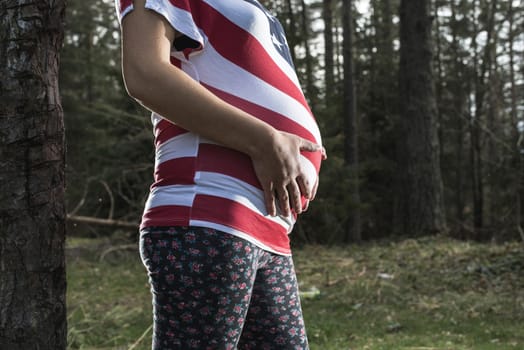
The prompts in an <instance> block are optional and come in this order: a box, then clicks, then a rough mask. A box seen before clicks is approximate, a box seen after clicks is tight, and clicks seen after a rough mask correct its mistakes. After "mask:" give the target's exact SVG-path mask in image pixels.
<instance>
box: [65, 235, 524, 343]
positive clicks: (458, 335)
mask: <svg viewBox="0 0 524 350" xmlns="http://www.w3.org/2000/svg"><path fill="white" fill-rule="evenodd" d="M294 259H295V265H296V269H297V274H298V278H299V281H300V288H301V291H302V293H303V294H302V307H303V309H304V314H305V320H306V327H307V332H308V336H309V341H310V347H311V350H349V349H351V350H357V349H369V350H386V349H387V350H390V349H403V350H465V349H468V350H469V349H474V350H485V349H486V350H487V349H496V350H503V349H519V350H521V349H524V245H523V244H522V243H520V242H515V243H505V244H486V243H484V244H481V243H472V242H463V241H457V240H452V239H450V238H447V237H443V236H438V237H426V238H421V239H406V240H397V241H378V242H372V243H365V244H362V245H350V246H346V247H329V248H328V247H321V246H306V247H301V248H298V249H295V251H294ZM67 261H68V269H67V271H68V298H67V301H68V323H69V332H68V340H69V345H70V348H71V349H98V350H101V349H116V350H138V349H150V343H151V299H150V293H149V287H148V285H147V277H146V274H145V270H144V268H143V266H142V264H141V262H140V260H139V257H138V254H137V247H136V244H130V243H129V242H125V241H123V240H122V239H116V238H113V239H108V238H106V239H80V238H70V239H68V242H67Z"/></svg>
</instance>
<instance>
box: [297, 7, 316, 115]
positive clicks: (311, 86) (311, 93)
mask: <svg viewBox="0 0 524 350" xmlns="http://www.w3.org/2000/svg"><path fill="white" fill-rule="evenodd" d="M300 5H301V7H302V11H301V13H300V14H301V17H302V18H301V19H302V21H301V32H302V33H301V34H302V39H303V44H304V53H305V57H304V63H305V66H306V95H307V97H308V99H309V104H310V106H311V110H312V111H313V114H315V112H316V110H317V94H316V88H315V83H314V77H313V57H312V55H311V50H310V47H309V16H308V8H307V5H306V2H305V1H304V0H300Z"/></svg>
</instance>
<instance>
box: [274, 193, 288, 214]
mask: <svg viewBox="0 0 524 350" xmlns="http://www.w3.org/2000/svg"><path fill="white" fill-rule="evenodd" d="M277 197H278V204H279V207H280V212H281V213H282V215H284V216H288V215H289V194H288V192H287V188H286V187H285V186H280V187H279V188H277Z"/></svg>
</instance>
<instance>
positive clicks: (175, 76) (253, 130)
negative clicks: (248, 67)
mask: <svg viewBox="0 0 524 350" xmlns="http://www.w3.org/2000/svg"><path fill="white" fill-rule="evenodd" d="M124 79H125V82H126V86H127V89H128V91H129V93H130V95H131V96H133V97H134V98H135V99H136V100H138V101H139V102H140V103H141V104H142V105H144V106H145V107H147V108H148V109H150V110H152V111H154V112H156V113H158V114H160V115H161V116H163V117H164V118H166V119H168V120H170V121H172V122H174V123H176V124H177V125H180V126H181V127H183V128H184V129H187V130H189V131H192V132H194V133H196V134H198V135H201V136H203V137H205V138H207V139H209V140H212V141H215V142H217V143H219V144H222V145H224V146H226V147H229V148H232V149H235V150H237V151H240V152H243V153H246V154H248V155H250V156H253V155H254V154H256V153H257V152H260V151H261V150H262V146H263V145H268V143H269V142H271V140H272V138H273V137H274V135H275V132H276V130H275V129H274V128H273V127H272V126H270V125H269V124H267V123H265V122H263V121H261V120H259V119H257V118H255V117H253V116H251V115H249V114H247V113H245V112H244V111H242V110H240V109H238V108H236V107H234V106H232V105H230V104H228V103H226V102H224V101H223V100H221V99H219V98H218V97H216V96H215V95H214V94H212V93H211V92H210V91H208V90H207V89H205V88H204V87H203V86H202V85H200V84H199V83H198V82H196V81H194V80H193V79H192V78H191V77H189V76H188V75H187V74H185V73H184V72H183V71H181V70H180V69H179V68H177V67H175V66H172V65H171V64H169V63H164V62H163V63H159V64H158V63H157V64H156V65H155V67H154V68H148V67H146V68H140V67H133V66H131V67H126V65H125V64H124Z"/></svg>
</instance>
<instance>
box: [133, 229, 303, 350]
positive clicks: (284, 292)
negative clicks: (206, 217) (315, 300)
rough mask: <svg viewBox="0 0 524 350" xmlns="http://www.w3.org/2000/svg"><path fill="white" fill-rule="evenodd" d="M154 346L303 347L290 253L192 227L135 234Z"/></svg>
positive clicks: (297, 349)
mask: <svg viewBox="0 0 524 350" xmlns="http://www.w3.org/2000/svg"><path fill="white" fill-rule="evenodd" d="M140 255H141V258H142V261H143V263H144V265H145V266H146V268H147V271H148V275H149V282H150V284H151V292H152V294H153V315H154V328H153V349H155V350H160V349H162V350H168V349H184V350H185V349H202V350H207V349H210V350H211V349H220V350H222V349H223V350H226V349H227V350H232V349H242V350H249V349H256V350H266V349H267V350H270V349H278V350H287V349H290V350H291V349H292V350H304V349H308V343H307V338H306V332H305V328H304V321H303V318H302V310H301V307H300V299H299V296H298V286H297V280H296V275H295V270H294V267H293V261H292V259H291V257H289V256H281V255H276V254H272V253H270V252H267V251H265V250H263V249H261V248H259V247H257V246H256V245H254V244H252V243H250V242H248V241H246V240H243V239H241V238H238V237H236V236H233V235H230V234H227V233H224V232H219V231H215V230H212V229H207V228H199V227H150V228H146V229H144V230H142V232H141V239H140Z"/></svg>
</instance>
